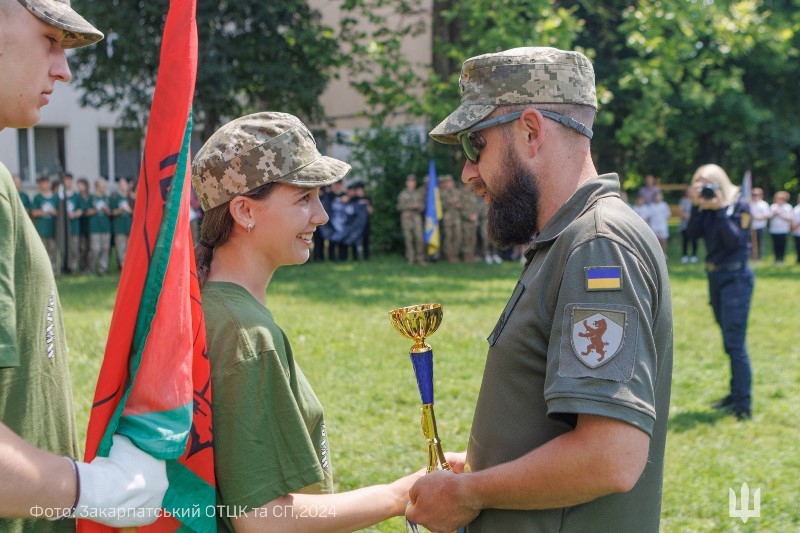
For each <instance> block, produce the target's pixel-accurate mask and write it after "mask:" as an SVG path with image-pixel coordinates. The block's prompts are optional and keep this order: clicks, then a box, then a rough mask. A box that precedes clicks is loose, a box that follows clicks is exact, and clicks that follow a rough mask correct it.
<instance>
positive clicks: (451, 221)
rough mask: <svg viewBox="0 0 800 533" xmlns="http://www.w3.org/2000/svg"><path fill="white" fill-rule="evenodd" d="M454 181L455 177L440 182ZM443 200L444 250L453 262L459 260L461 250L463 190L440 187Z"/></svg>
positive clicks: (448, 258)
mask: <svg viewBox="0 0 800 533" xmlns="http://www.w3.org/2000/svg"><path fill="white" fill-rule="evenodd" d="M447 181H450V182H452V181H453V178H442V179H441V182H440V183H445V182H447ZM439 197H440V198H441V200H442V250H443V252H444V256H445V257H446V258H447V260H448V261H450V262H451V263H455V262H458V252H459V251H460V250H461V191H460V190H459V189H456V188H455V186H450V187H440V188H439Z"/></svg>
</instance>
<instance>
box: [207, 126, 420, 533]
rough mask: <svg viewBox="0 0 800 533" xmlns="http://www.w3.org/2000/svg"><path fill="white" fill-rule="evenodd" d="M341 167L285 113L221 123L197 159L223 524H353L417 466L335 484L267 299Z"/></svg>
mask: <svg viewBox="0 0 800 533" xmlns="http://www.w3.org/2000/svg"><path fill="white" fill-rule="evenodd" d="M349 170H350V166H349V165H347V164H346V163H343V162H341V161H338V160H336V159H332V158H330V157H325V156H322V155H320V154H319V152H318V151H317V148H316V143H315V142H314V138H313V137H312V135H311V133H310V132H309V131H308V129H307V128H306V127H305V126H304V125H303V124H302V123H301V122H300V121H299V120H298V119H297V118H296V117H294V116H292V115H288V114H285V113H257V114H254V115H249V116H246V117H242V118H239V119H237V120H234V121H233V122H230V123H228V124H226V125H225V126H223V127H222V128H221V129H220V130H219V131H217V132H216V133H215V134H214V135H213V136H212V137H211V138H210V139H209V140H208V142H207V143H206V144H205V145H204V146H203V148H202V149H201V150H200V151H199V152H198V154H197V156H196V157H195V159H194V163H193V165H192V184H193V186H194V189H195V192H196V193H197V197H198V199H199V200H200V204H201V206H202V208H203V211H204V212H205V216H204V218H203V223H202V229H201V240H200V244H199V245H198V247H197V251H196V258H197V264H198V273H199V275H200V282H201V284H202V296H203V312H204V314H205V322H206V336H207V341H208V356H209V360H210V362H211V380H212V391H213V400H212V412H213V415H214V440H215V442H214V460H215V469H216V476H217V487H218V489H217V490H218V493H217V498H218V503H219V504H220V507H219V509H222V510H223V511H224V512H221V513H220V516H218V519H217V523H218V525H219V528H220V530H221V531H232V530H234V529H236V530H242V529H246V530H251V529H252V530H258V531H295V530H296V531H305V532H308V531H343V530H356V529H361V528H364V527H367V526H369V525H372V524H374V523H377V522H379V521H381V520H385V519H387V518H390V517H392V516H399V515H402V514H403V512H404V510H405V506H406V502H407V501H408V489H409V487H410V486H411V485H412V484H413V482H414V481H415V480H416V479H417V477H418V476H419V475H420V473H417V474H414V475H412V476H407V477H405V478H402V479H400V480H398V481H395V482H394V483H391V484H387V485H378V486H373V487H366V488H362V489H358V490H355V491H351V492H344V493H341V494H333V479H332V475H331V461H330V451H329V448H328V439H327V434H326V428H325V417H324V413H323V409H322V405H321V404H320V403H319V400H318V399H317V397H316V395H315V393H314V390H313V389H312V387H311V385H310V384H309V383H308V381H307V379H306V378H305V376H304V375H303V372H302V371H301V370H300V367H299V366H298V365H297V362H296V361H295V358H294V356H293V353H292V348H291V346H290V344H289V340H288V339H287V338H286V335H285V334H284V332H283V330H281V328H280V327H279V326H278V325H277V324H276V323H275V320H274V318H273V316H272V314H271V312H270V310H269V309H268V308H267V307H265V297H266V292H267V286H268V285H269V282H270V279H271V278H272V275H273V273H274V272H275V270H276V269H277V268H278V267H281V266H283V265H292V264H301V263H304V262H306V261H307V260H308V257H309V250H310V248H311V243H312V237H313V235H314V232H315V231H316V229H317V228H318V227H319V226H321V225H323V224H325V222H327V220H328V215H327V213H326V212H325V209H324V208H323V206H322V203H321V202H320V196H319V194H320V187H322V186H325V185H330V184H332V183H334V182H337V181H339V180H341V179H342V178H343V177H344V175H345V174H346V173H347V172H348V171H349Z"/></svg>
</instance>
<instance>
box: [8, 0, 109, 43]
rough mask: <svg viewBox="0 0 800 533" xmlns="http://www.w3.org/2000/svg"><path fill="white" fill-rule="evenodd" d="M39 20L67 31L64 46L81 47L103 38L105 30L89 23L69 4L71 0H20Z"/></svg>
mask: <svg viewBox="0 0 800 533" xmlns="http://www.w3.org/2000/svg"><path fill="white" fill-rule="evenodd" d="M19 3H20V4H22V5H23V6H25V7H26V8H27V9H28V11H30V12H31V13H33V14H34V15H36V17H37V18H38V19H39V20H42V21H44V22H46V23H47V24H50V25H51V26H55V27H56V28H59V29H62V30H64V31H65V32H66V35H65V37H64V40H63V41H62V42H61V47H62V48H80V47H82V46H88V45H90V44H94V43H96V42H97V41H99V40H100V39H102V38H103V32H101V31H100V30H98V29H97V28H95V27H94V26H92V25H91V24H89V23H88V22H87V21H86V19H84V18H83V17H82V16H80V15H78V13H76V12H75V10H73V9H72V7H70V5H69V0H19Z"/></svg>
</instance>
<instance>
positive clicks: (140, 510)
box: [72, 434, 169, 527]
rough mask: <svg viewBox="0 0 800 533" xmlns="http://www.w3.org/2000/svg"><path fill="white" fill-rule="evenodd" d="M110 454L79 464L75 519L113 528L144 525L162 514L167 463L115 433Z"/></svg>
mask: <svg viewBox="0 0 800 533" xmlns="http://www.w3.org/2000/svg"><path fill="white" fill-rule="evenodd" d="M112 441H113V443H112V446H111V451H110V452H109V454H108V457H96V458H95V459H94V460H93V461H92V462H91V463H80V462H79V463H76V464H77V467H78V471H79V473H80V486H81V489H80V490H81V493H80V497H79V498H78V505H77V507H76V508H75V513H74V514H73V515H72V517H73V518H88V519H90V520H93V521H95V522H100V523H101V524H106V525H108V526H113V527H131V526H144V525H147V524H151V523H153V522H155V520H156V518H158V517H159V516H160V509H161V504H162V502H163V500H164V493H166V491H167V487H168V486H169V483H168V481H167V467H166V463H165V462H164V461H162V460H160V459H156V458H155V457H153V456H152V455H150V454H148V453H146V452H143V451H142V450H140V449H139V448H137V447H136V445H134V444H133V443H132V442H131V441H130V439H128V438H127V437H124V436H122V435H117V434H114V436H113V437H112Z"/></svg>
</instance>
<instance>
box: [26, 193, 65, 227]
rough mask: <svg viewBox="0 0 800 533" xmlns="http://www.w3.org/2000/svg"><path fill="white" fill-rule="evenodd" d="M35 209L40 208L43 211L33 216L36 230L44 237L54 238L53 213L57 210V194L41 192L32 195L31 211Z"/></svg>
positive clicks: (54, 222) (54, 219) (54, 223)
mask: <svg viewBox="0 0 800 533" xmlns="http://www.w3.org/2000/svg"><path fill="white" fill-rule="evenodd" d="M37 209H41V210H42V211H44V212H45V214H44V215H41V216H37V217H34V219H33V223H34V225H35V226H36V231H37V232H38V233H39V235H40V236H42V237H44V238H55V236H56V215H55V213H56V212H57V210H58V196H56V195H55V194H50V195H49V196H44V195H43V194H42V193H36V195H35V196H34V197H33V203H32V204H31V211H34V210H37Z"/></svg>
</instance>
